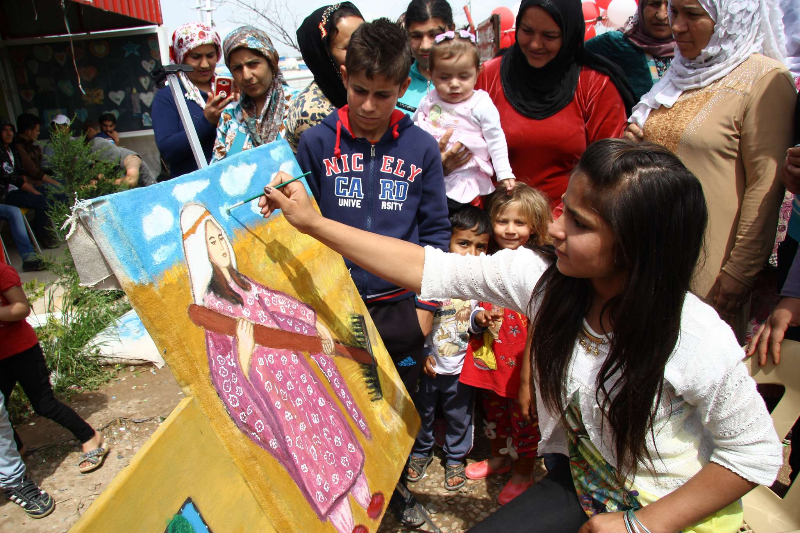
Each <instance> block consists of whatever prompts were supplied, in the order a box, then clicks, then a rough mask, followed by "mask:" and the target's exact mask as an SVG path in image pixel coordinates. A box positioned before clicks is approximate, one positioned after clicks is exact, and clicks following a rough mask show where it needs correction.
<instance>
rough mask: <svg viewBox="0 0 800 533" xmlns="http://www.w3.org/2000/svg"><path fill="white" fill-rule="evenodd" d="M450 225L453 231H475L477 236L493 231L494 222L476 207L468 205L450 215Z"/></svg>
mask: <svg viewBox="0 0 800 533" xmlns="http://www.w3.org/2000/svg"><path fill="white" fill-rule="evenodd" d="M450 225H451V226H453V231H455V230H457V229H460V230H473V231H474V232H475V235H483V234H485V233H489V232H490V231H492V220H491V219H490V218H489V214H488V213H487V212H486V211H484V210H483V209H480V208H478V207H475V206H474V205H468V206H465V207H463V208H461V209H460V210H458V211H456V212H455V213H453V214H452V215H450Z"/></svg>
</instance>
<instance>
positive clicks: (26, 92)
mask: <svg viewBox="0 0 800 533" xmlns="http://www.w3.org/2000/svg"><path fill="white" fill-rule="evenodd" d="M19 95H20V96H21V97H22V98H23V100H25V101H26V102H30V101H31V100H33V97H34V96H36V93H35V92H33V89H22V90H21V91H20V92H19Z"/></svg>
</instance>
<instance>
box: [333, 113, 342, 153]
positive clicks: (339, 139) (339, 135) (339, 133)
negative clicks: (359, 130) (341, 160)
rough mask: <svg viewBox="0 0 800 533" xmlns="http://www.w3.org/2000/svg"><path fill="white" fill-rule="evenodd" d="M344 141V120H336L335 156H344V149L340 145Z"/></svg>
mask: <svg viewBox="0 0 800 533" xmlns="http://www.w3.org/2000/svg"><path fill="white" fill-rule="evenodd" d="M341 142H342V121H341V120H337V121H336V145H335V146H334V147H333V155H334V157H337V158H338V157H341V156H342V149H341V148H340V147H339V145H340V144H341Z"/></svg>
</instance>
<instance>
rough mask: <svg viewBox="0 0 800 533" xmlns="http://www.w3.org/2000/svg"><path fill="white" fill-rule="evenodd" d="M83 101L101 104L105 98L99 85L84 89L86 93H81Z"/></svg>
mask: <svg viewBox="0 0 800 533" xmlns="http://www.w3.org/2000/svg"><path fill="white" fill-rule="evenodd" d="M81 98H83V103H85V104H86V105H97V104H102V103H103V100H104V99H105V92H104V91H103V89H101V88H100V87H95V88H94V89H86V94H83V95H81Z"/></svg>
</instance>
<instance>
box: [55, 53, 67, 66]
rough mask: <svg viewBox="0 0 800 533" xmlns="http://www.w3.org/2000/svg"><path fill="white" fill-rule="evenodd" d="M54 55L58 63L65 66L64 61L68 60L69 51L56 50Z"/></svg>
mask: <svg viewBox="0 0 800 533" xmlns="http://www.w3.org/2000/svg"><path fill="white" fill-rule="evenodd" d="M53 57H54V58H55V59H56V61H57V62H58V64H59V65H61V66H62V67H63V66H64V63H66V62H67V53H66V52H56V53H55V54H53Z"/></svg>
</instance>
